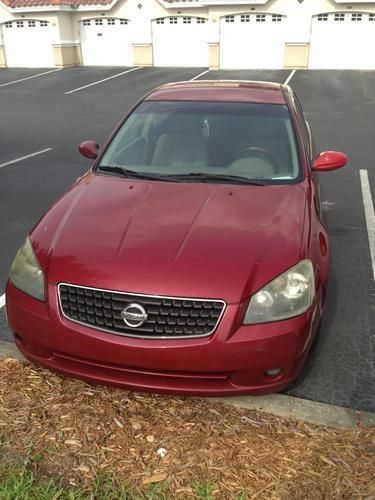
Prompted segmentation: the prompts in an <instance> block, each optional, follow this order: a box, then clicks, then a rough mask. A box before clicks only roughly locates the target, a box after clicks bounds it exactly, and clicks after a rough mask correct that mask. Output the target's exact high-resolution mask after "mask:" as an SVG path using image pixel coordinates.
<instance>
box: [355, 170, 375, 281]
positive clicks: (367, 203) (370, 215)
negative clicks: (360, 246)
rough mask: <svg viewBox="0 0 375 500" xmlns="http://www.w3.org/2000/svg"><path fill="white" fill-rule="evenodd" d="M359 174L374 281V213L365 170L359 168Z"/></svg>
mask: <svg viewBox="0 0 375 500" xmlns="http://www.w3.org/2000/svg"><path fill="white" fill-rule="evenodd" d="M359 175H360V177H361V187H362V197H363V206H364V207H365V216H366V224H367V234H368V242H369V245H370V255H371V262H372V273H373V275H374V281H375V213H374V204H373V202H372V197H371V189H370V183H369V180H368V172H367V170H360V171H359Z"/></svg>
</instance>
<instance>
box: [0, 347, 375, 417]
mask: <svg viewBox="0 0 375 500" xmlns="http://www.w3.org/2000/svg"><path fill="white" fill-rule="evenodd" d="M0 358H15V359H18V360H20V361H26V360H25V358H24V357H23V356H22V354H21V353H20V352H19V350H18V349H17V348H16V346H15V345H14V344H13V342H5V341H0ZM210 399H211V400H212V401H217V402H220V403H224V404H229V405H232V406H236V407H238V408H246V409H250V410H257V411H263V412H265V413H271V414H272V415H277V416H279V417H284V418H290V419H293V420H302V421H303V422H308V423H311V424H316V425H324V426H328V427H355V426H357V425H358V424H363V425H366V426H369V427H374V426H375V413H369V412H361V411H355V410H351V409H350V408H343V407H341V406H332V405H328V404H325V403H316V402H315V401H308V400H306V399H299V398H294V397H291V396H286V395H284V394H270V395H268V396H238V397H228V398H210Z"/></svg>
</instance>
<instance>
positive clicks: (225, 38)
mask: <svg viewBox="0 0 375 500" xmlns="http://www.w3.org/2000/svg"><path fill="white" fill-rule="evenodd" d="M285 26H286V18H285V16H281V15H279V14H238V15H231V16H225V17H223V18H222V19H221V21H220V68H222V69H280V68H282V67H283V66H284V52H285V37H286V28H285Z"/></svg>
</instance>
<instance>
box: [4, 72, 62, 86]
mask: <svg viewBox="0 0 375 500" xmlns="http://www.w3.org/2000/svg"><path fill="white" fill-rule="evenodd" d="M56 71H61V68H57V69H51V71H45V72H44V73H38V74H37V75H32V76H27V77H25V78H20V79H19V80H13V81H12V82H7V83H1V84H0V87H6V86H7V85H13V84H14V83H19V82H24V81H26V80H31V79H32V78H37V77H38V76H43V75H49V74H50V73H55V72H56Z"/></svg>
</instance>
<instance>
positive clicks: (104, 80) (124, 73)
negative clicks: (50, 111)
mask: <svg viewBox="0 0 375 500" xmlns="http://www.w3.org/2000/svg"><path fill="white" fill-rule="evenodd" d="M141 68H143V66H137V67H136V68H132V69H128V70H126V71H123V72H122V73H117V74H116V75H113V76H109V77H108V78H103V80H98V81H96V82H92V83H89V84H88V85H84V86H83V87H78V89H73V90H69V92H64V94H73V93H74V92H78V91H79V90H83V89H87V88H88V87H92V86H93V85H98V84H99V83H103V82H107V81H108V80H112V78H117V77H119V76H122V75H126V73H131V72H132V71H137V69H141Z"/></svg>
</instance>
